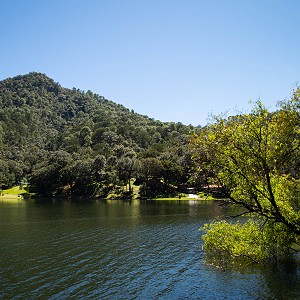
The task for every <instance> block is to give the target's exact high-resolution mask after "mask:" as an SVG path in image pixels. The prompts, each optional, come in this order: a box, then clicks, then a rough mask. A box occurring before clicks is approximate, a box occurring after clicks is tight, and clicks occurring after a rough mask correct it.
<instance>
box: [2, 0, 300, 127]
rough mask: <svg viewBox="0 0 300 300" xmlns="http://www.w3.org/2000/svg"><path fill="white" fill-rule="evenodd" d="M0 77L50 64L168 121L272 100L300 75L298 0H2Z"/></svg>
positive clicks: (52, 71) (67, 82)
mask: <svg viewBox="0 0 300 300" xmlns="http://www.w3.org/2000/svg"><path fill="white" fill-rule="evenodd" d="M0 14H1V15H0V36H1V47H0V62H1V63H0V80H2V79H5V78H7V77H13V76H16V75H19V74H26V73H28V72H31V71H36V72H42V73H45V74H46V75H48V76H49V77H51V78H53V79H54V80H55V81H56V82H59V83H60V84H61V85H62V86H64V87H68V88H72V87H76V88H79V89H82V90H85V91H87V90H91V91H92V92H95V93H98V94H100V95H102V96H104V97H106V98H108V99H110V100H113V101H115V102H117V103H120V104H123V105H124V106H126V107H127V108H129V109H134V111H136V112H138V113H141V114H144V115H148V116H150V117H152V118H155V119H159V120H162V121H174V122H182V123H184V124H193V125H199V124H200V125H205V124H206V123H207V117H208V116H209V115H210V114H211V113H212V114H219V113H221V112H224V111H227V110H229V114H233V113H234V110H235V109H237V110H239V111H247V110H249V107H250V106H249V104H248V102H249V100H252V101H256V100H258V99H260V100H262V101H263V103H265V105H266V106H267V107H269V108H271V109H273V108H274V107H275V105H276V102H277V101H278V100H283V99H284V98H288V97H290V95H291V92H292V89H293V88H295V86H296V83H297V82H299V81H300V59H299V57H300V37H299V33H300V1H299V0H294V1H293V0H281V1H278V0H259V1H258V0H219V1H218V0H205V1H204V0H0Z"/></svg>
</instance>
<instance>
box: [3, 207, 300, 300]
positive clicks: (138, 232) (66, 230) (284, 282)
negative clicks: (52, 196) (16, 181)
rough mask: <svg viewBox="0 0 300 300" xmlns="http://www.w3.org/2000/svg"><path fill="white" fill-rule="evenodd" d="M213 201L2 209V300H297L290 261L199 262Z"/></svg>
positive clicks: (295, 269) (215, 210) (299, 282)
mask: <svg viewBox="0 0 300 300" xmlns="http://www.w3.org/2000/svg"><path fill="white" fill-rule="evenodd" d="M227 213H228V212H226V211H225V210H224V208H221V207H220V206H219V205H218V204H217V203H216V202H209V201H207V202H201V203H197V202H194V201H192V202H190V203H189V202H183V201H181V202H165V201H164V202H155V201H151V202H139V201H129V202H124V201H98V202H92V203H85V204H82V203H67V202H62V203H60V202H57V203H53V202H51V203H37V202H31V203H26V202H19V203H15V204H8V203H0V237H1V239H0V242H1V244H0V245H1V247H0V251H1V257H0V263H1V264H0V267H1V269H0V298H1V299H2V298H3V299H299V298H300V292H299V287H300V269H299V263H298V262H297V261H295V260H294V261H290V262H289V263H282V264H279V265H277V266H267V267H264V268H257V267H256V268H252V269H248V270H247V271H244V272H237V271H234V270H228V269H227V270H226V271H224V270H222V269H217V268H215V267H212V266H210V265H207V264H205V263H204V253H203V251H202V249H201V246H202V241H201V232H199V230H198V229H199V227H201V226H202V225H203V224H204V223H205V222H208V221H210V220H211V219H213V218H215V217H216V216H219V215H224V214H227Z"/></svg>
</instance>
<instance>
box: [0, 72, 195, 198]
mask: <svg viewBox="0 0 300 300" xmlns="http://www.w3.org/2000/svg"><path fill="white" fill-rule="evenodd" d="M195 130H198V129H197V128H195V127H193V126H185V125H183V124H181V123H173V122H165V123H164V122H160V121H158V120H154V119H152V118H149V117H147V116H143V115H140V114H137V113H135V112H133V111H131V110H129V109H128V108H125V107H124V106H122V105H120V104H117V103H115V102H113V101H110V100H107V99H105V97H103V96H100V95H98V94H94V93H92V92H91V91H87V92H84V91H82V90H79V89H77V88H73V89H67V88H63V87H62V86H61V85H60V84H58V83H56V82H54V81H53V80H52V79H50V78H48V77H47V76H46V75H45V74H41V73H29V74H27V75H22V76H21V75H20V76H16V77H14V78H8V79H6V80H3V81H1V82H0V152H1V157H0V185H1V186H0V188H1V187H3V188H6V187H10V186H12V185H15V184H18V183H19V182H21V181H22V180H23V179H24V178H26V180H27V181H28V182H29V184H30V187H31V190H32V191H34V192H36V193H38V194H41V195H47V196H62V197H66V196H71V195H84V196H101V197H105V196H106V195H107V194H108V192H109V191H112V190H114V189H118V188H119V187H120V186H123V185H126V184H127V186H128V184H129V189H131V188H132V186H131V179H132V178H133V176H135V178H136V179H139V182H140V184H144V185H147V184H148V181H149V180H148V179H149V178H146V177H145V176H144V175H143V174H142V173H141V172H139V168H138V166H139V165H140V164H143V160H144V159H145V158H152V159H157V160H158V161H159V162H160V164H161V166H162V168H163V169H164V168H166V169H165V170H163V169H162V170H161V172H160V173H156V174H155V176H156V177H155V178H154V179H155V182H157V183H158V182H163V184H164V188H163V189H162V190H161V191H160V193H163V191H167V190H168V189H169V186H168V185H169V182H170V181H171V179H170V178H168V177H167V176H165V175H164V174H166V172H167V171H166V170H167V169H168V168H169V167H170V166H171V165H173V166H174V169H180V170H182V171H183V170H184V171H185V172H186V175H187V174H188V168H189V167H190V166H187V164H186V162H187V158H185V157H187V154H186V153H187V151H186V149H187V147H188V138H187V137H188V135H189V133H190V132H191V131H195ZM180 153H185V154H184V155H180ZM139 163H140V164H139ZM163 171H164V173H163ZM137 177H138V178H137ZM164 178H165V179H166V180H164ZM152 179H153V178H152ZM187 180H188V175H187V176H179V177H176V176H172V183H173V182H174V183H175V186H179V185H180V184H183V183H186V182H187ZM149 182H150V181H149ZM145 196H147V194H146V195H145Z"/></svg>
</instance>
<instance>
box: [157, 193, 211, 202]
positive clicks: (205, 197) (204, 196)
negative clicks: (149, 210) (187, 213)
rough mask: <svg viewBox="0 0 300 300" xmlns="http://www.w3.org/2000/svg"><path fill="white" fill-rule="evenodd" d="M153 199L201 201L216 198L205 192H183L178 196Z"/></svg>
mask: <svg viewBox="0 0 300 300" xmlns="http://www.w3.org/2000/svg"><path fill="white" fill-rule="evenodd" d="M153 200H171V201H173V200H176V201H178V200H180V201H191V200H192V201H201V200H214V198H213V197H212V196H210V195H207V194H205V193H197V194H181V195H180V196H177V197H169V198H168V197H167V198H154V199H153Z"/></svg>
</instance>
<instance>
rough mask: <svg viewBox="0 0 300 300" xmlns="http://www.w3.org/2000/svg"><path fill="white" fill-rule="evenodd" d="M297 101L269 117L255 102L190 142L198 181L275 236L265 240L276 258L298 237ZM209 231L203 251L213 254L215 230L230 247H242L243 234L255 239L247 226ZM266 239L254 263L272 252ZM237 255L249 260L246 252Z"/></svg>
mask: <svg viewBox="0 0 300 300" xmlns="http://www.w3.org/2000/svg"><path fill="white" fill-rule="evenodd" d="M298 100H299V99H298ZM298 100H297V101H296V100H295V98H294V99H293V102H287V103H285V104H284V105H282V106H281V108H280V109H279V110H278V111H276V112H273V113H270V112H269V111H268V110H267V109H266V108H264V107H263V105H262V104H261V103H260V102H259V103H257V104H256V106H255V107H254V108H253V110H252V112H251V113H250V114H247V115H239V116H236V117H233V118H228V119H227V120H225V119H218V118H217V119H216V122H215V123H214V124H211V125H209V126H207V127H206V128H205V129H204V130H203V131H202V132H200V134H198V135H196V136H195V137H194V139H193V141H192V147H193V157H194V162H195V165H197V169H196V175H197V176H198V178H203V181H205V182H207V183H209V184H215V185H218V186H219V187H220V188H222V190H223V194H224V196H225V197H227V198H228V199H229V201H230V202H232V203H234V204H236V205H239V206H241V207H243V208H244V209H245V213H251V215H252V216H258V217H259V218H262V219H263V221H264V223H263V224H265V225H264V226H265V228H268V230H269V231H270V230H271V229H272V230H274V232H273V234H275V235H277V236H279V237H280V239H275V240H274V239H269V240H268V239H266V241H267V242H266V243H267V244H270V243H271V241H272V245H273V246H272V249H273V248H276V247H277V248H278V249H277V250H276V251H275V252H276V253H277V252H280V251H281V250H282V249H285V247H286V245H287V247H288V248H289V247H290V240H289V237H290V236H291V237H293V236H294V235H296V236H299V235H300V202H299V191H300V181H299V177H300V169H299V158H300V152H299V150H300V135H299V134H300V113H299V110H298V107H297V105H295V103H299V101H298ZM250 225H251V226H250ZM213 226H215V227H212V228H211V229H212V231H211V233H209V232H210V231H208V233H209V235H208V237H210V238H207V239H206V243H207V242H208V241H210V246H209V247H207V249H212V246H211V245H212V244H211V243H213V240H214V239H215V241H216V243H218V239H217V236H215V235H213V234H212V232H214V231H217V229H216V228H218V229H219V230H220V231H221V232H222V234H221V236H222V235H224V236H226V234H225V233H226V230H228V232H231V235H230V238H231V239H232V240H230V239H229V241H228V243H229V244H230V245H233V244H234V240H235V239H237V238H238V237H240V241H239V243H240V244H241V245H244V244H243V240H244V238H245V239H246V241H247V239H248V240H249V238H248V237H247V232H246V231H244V230H246V229H245V228H248V229H249V230H250V231H249V232H251V230H252V231H253V237H255V236H256V233H257V231H256V229H255V227H253V226H254V225H253V223H248V224H247V227H245V226H242V227H241V226H240V225H230V226H229V225H225V224H224V223H220V225H213ZM217 226H220V227H217ZM278 226H279V227H280V228H279V229H278ZM224 228H225V229H224ZM223 229H224V230H223ZM283 233H286V234H285V235H283ZM226 237H227V236H226ZM257 238H258V236H257ZM265 238H266V236H265V235H264V236H263V238H261V237H260V238H259V239H258V240H259V243H262V245H263V246H262V249H263V250H260V251H262V252H260V253H259V254H257V255H256V254H253V260H259V259H260V258H264V257H265V256H268V255H270V253H271V252H272V251H270V249H268V250H265V249H267V247H266V246H265V245H264V241H265ZM292 240H293V238H292ZM251 242H253V243H254V241H251ZM259 245H260V244H259ZM274 245H275V246H274ZM258 249H260V247H258ZM221 250H222V249H221ZM223 250H224V249H223ZM239 250H241V253H243V252H244V254H245V255H246V256H251V255H250V254H251V252H249V249H247V247H244V246H242V247H240V248H239ZM225 252H226V251H225ZM227 252H228V254H230V255H232V256H239V255H240V253H239V252H236V250H234V249H231V250H230V251H227ZM283 252H286V251H283Z"/></svg>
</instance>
